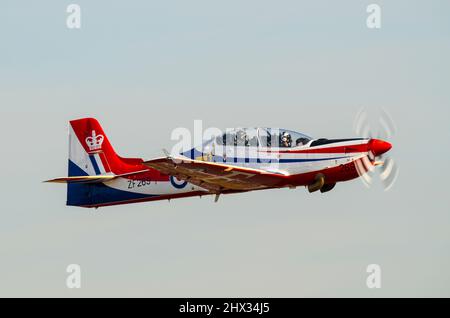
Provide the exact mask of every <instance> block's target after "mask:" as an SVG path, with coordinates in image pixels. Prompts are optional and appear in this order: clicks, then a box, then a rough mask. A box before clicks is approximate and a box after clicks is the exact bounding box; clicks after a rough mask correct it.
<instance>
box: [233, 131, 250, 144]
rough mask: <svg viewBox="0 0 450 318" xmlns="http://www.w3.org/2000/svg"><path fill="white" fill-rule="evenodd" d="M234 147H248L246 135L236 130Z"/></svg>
mask: <svg viewBox="0 0 450 318" xmlns="http://www.w3.org/2000/svg"><path fill="white" fill-rule="evenodd" d="M234 144H235V145H236V146H247V145H248V138H247V134H246V133H245V131H243V130H238V131H237V132H236V139H235V143H234Z"/></svg>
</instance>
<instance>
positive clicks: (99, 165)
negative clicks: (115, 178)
mask: <svg viewBox="0 0 450 318" xmlns="http://www.w3.org/2000/svg"><path fill="white" fill-rule="evenodd" d="M94 159H95V161H96V162H97V166H98V169H99V170H100V173H101V174H105V173H106V171H105V168H104V167H103V163H102V159H100V155H99V154H98V153H96V154H94Z"/></svg>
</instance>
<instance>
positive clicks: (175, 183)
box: [170, 176, 187, 189]
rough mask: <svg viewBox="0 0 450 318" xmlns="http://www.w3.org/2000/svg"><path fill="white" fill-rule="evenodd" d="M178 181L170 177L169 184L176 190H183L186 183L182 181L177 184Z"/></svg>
mask: <svg viewBox="0 0 450 318" xmlns="http://www.w3.org/2000/svg"><path fill="white" fill-rule="evenodd" d="M177 181H179V180H178V179H177V178H176V177H174V176H170V183H171V184H172V185H173V186H174V187H175V188H177V189H183V188H184V187H185V186H186V185H187V181H182V182H181V183H177Z"/></svg>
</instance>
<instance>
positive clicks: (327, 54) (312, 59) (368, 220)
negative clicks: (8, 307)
mask: <svg viewBox="0 0 450 318" xmlns="http://www.w3.org/2000/svg"><path fill="white" fill-rule="evenodd" d="M74 2H75V3H78V4H79V5H80V6H81V10H82V27H81V29H80V30H69V29H67V27H66V17H67V14H66V7H67V5H68V4H70V3H71V2H69V1H61V0H58V1H56V0H54V1H33V2H31V1H17V0H14V1H13V0H10V1H8V0H4V1H2V2H1V4H0V39H1V41H0V48H1V50H0V116H1V125H0V138H1V144H2V156H1V159H0V160H1V167H2V169H1V171H2V182H1V183H0V193H1V203H0V217H1V222H0V257H1V259H0V296H62V297H78V296H150V297H158V296H178V297H189V296H195V297H203V296H205V297H206V296H211V297H218V296H221V297H238V296H245V297H252V296H253V297H265V296H269V297H271V296H272V297H300V296H362V297H379V296H447V297H449V296H450V273H449V270H448V269H449V268H450V231H449V228H450V215H449V211H450V209H449V207H450V204H449V203H450V199H449V194H448V193H449V190H448V189H449V183H448V180H449V177H450V175H449V167H448V158H449V155H450V151H449V149H450V148H449V146H450V144H449V139H450V131H449V118H450V110H449V109H450V89H449V83H450V61H449V56H450V41H449V39H450V19H448V16H449V12H450V4H449V2H448V1H444V0H442V1H436V0H435V1H374V0H373V1H357V0H354V1H331V0H330V1H308V2H304V1H260V0H258V1H256V0H255V1H234V0H231V1H196V0H192V1H181V0H180V1H123V0H121V1H87V0H78V1H74ZM370 3H378V4H380V5H381V8H382V27H381V29H378V30H374V29H368V28H367V27H366V18H367V15H368V14H367V13H366V7H367V5H368V4H370ZM361 107H366V108H368V109H369V110H371V111H372V110H374V111H376V110H377V109H379V108H381V107H383V108H385V109H386V110H387V111H388V112H389V113H390V114H391V116H392V118H393V119H394V121H395V123H396V126H397V134H396V136H395V137H393V138H392V139H391V140H390V141H391V142H392V143H393V145H394V148H393V150H392V151H391V154H392V156H393V157H394V158H395V159H396V161H397V162H398V164H399V167H400V175H399V178H398V180H397V182H396V184H395V185H394V187H393V188H392V189H391V190H390V191H388V192H384V191H383V190H382V187H381V186H380V184H379V182H375V184H374V186H373V187H372V188H370V189H367V188H365V187H364V186H363V184H362V183H361V182H360V181H359V180H354V181H351V182H347V183H341V184H338V185H337V186H336V188H335V189H334V190H333V191H331V192H329V193H327V194H320V193H314V194H309V193H308V192H307V191H306V190H305V189H303V188H298V189H296V190H288V189H279V190H271V191H259V192H253V193H248V194H243V195H230V196H223V197H221V198H220V201H219V202H218V203H214V202H213V198H212V197H203V198H202V199H199V198H188V199H182V200H173V201H171V202H170V203H168V202H167V201H161V202H153V203H143V204H136V205H125V206H116V207H109V208H102V209H98V210H92V209H82V208H74V207H66V206H65V192H66V189H65V187H64V186H60V185H52V184H42V183H41V181H42V180H45V179H49V178H53V177H58V176H64V175H66V173H67V150H68V145H67V122H68V121H69V120H70V119H74V118H80V117H86V116H94V117H96V118H98V119H99V120H100V122H101V123H102V125H103V127H104V129H105V131H106V133H107V134H108V137H109V139H110V140H111V142H112V144H113V145H114V147H115V148H116V150H117V151H118V152H119V153H120V154H121V155H123V156H131V157H135V156H138V157H143V158H144V159H149V158H152V157H154V156H160V155H161V148H170V147H171V145H173V142H172V141H171V140H170V133H171V131H172V130H173V129H174V128H176V127H187V128H193V121H194V120H195V119H202V120H203V121H204V125H206V126H215V127H219V128H222V129H223V128H227V127H233V126H259V125H261V126H275V127H284V128H288V129H292V130H298V131H301V132H304V133H307V134H310V135H312V136H314V137H317V138H318V137H329V138H339V137H353V136H354V132H353V129H352V124H353V119H354V117H355V115H356V113H357V111H358V110H359V109H360V108H361ZM375 119H376V118H375ZM71 263H76V264H79V265H81V269H82V288H81V289H76V290H75V289H68V288H67V287H66V284H65V280H66V277H67V275H68V274H67V273H66V271H65V270H66V266H67V265H68V264H71ZM372 263H376V264H379V265H380V266H381V269H382V288H381V289H376V290H373V289H368V288H367V287H366V277H367V275H368V274H367V273H366V267H367V265H368V264H372Z"/></svg>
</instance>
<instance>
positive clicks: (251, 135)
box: [208, 128, 312, 148]
mask: <svg viewBox="0 0 450 318" xmlns="http://www.w3.org/2000/svg"><path fill="white" fill-rule="evenodd" d="M311 140H312V138H311V137H309V136H307V135H305V134H302V133H299V132H295V131H292V130H287V129H281V128H235V129H232V130H227V131H226V132H225V133H224V134H222V135H219V136H217V137H215V139H213V140H212V141H215V144H216V145H219V146H244V147H281V148H292V147H300V146H304V145H306V144H308V143H309V142H310V141H311ZM210 142H211V141H210ZM210 142H208V143H210Z"/></svg>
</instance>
